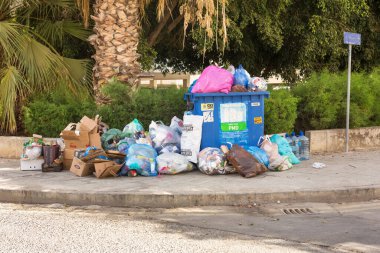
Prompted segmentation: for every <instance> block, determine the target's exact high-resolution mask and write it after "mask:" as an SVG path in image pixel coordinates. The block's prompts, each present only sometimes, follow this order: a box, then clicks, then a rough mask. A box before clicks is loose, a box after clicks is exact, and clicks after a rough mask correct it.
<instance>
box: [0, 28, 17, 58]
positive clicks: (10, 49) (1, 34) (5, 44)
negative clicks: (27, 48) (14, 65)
mask: <svg viewBox="0 0 380 253" xmlns="http://www.w3.org/2000/svg"><path fill="white" fill-rule="evenodd" d="M21 28H22V27H21V26H20V25H18V24H15V23H11V22H8V21H0V48H1V49H2V51H3V52H4V54H5V55H4V58H2V59H8V60H9V59H10V58H11V57H12V56H13V55H14V53H15V51H16V50H17V49H18V48H19V47H20V43H21V42H22V33H20V29H21Z"/></svg>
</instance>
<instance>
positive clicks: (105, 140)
mask: <svg viewBox="0 0 380 253" xmlns="http://www.w3.org/2000/svg"><path fill="white" fill-rule="evenodd" d="M125 135H126V134H124V133H123V132H122V131H120V130H119V129H116V128H112V129H109V130H108V131H107V132H105V133H104V134H103V135H102V147H103V149H104V150H117V143H118V142H119V141H120V140H122V139H124V138H125Z"/></svg>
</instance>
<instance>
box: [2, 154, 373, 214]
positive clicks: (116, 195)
mask: <svg viewBox="0 0 380 253" xmlns="http://www.w3.org/2000/svg"><path fill="white" fill-rule="evenodd" d="M313 162H323V163H325V164H326V165H327V167H326V168H322V169H315V168H313V167H312V164H313ZM374 199H380V150H373V151H365V152H364V151H362V152H352V153H348V154H345V153H341V154H331V155H325V156H321V155H318V156H317V155H316V156H313V157H312V158H311V159H310V160H309V161H304V162H302V163H301V164H299V165H297V166H295V167H294V168H293V169H291V170H289V171H284V172H267V173H265V174H263V175H260V176H258V177H254V178H242V177H241V176H239V175H237V174H234V175H225V176H224V175H223V176H222V175H220V176H207V175H204V174H202V173H200V172H199V171H193V172H189V173H184V174H179V175H174V176H170V175H163V176H159V177H135V178H128V177H119V178H106V179H96V178H95V177H94V176H90V177H77V176H75V175H73V174H72V173H70V172H69V171H64V172H49V173H42V172H25V171H20V170H19V161H18V160H5V159H3V160H0V202H12V203H28V204H52V203H62V204H67V205H101V206H113V207H152V208H172V207H187V206H213V205H220V206H221V205H224V206H229V205H250V204H251V205H252V204H254V203H276V202H277V203H278V202H279V201H280V202H289V203H290V202H326V203H338V202H354V201H369V200H374Z"/></svg>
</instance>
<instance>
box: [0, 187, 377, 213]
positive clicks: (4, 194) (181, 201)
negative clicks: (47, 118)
mask: <svg viewBox="0 0 380 253" xmlns="http://www.w3.org/2000/svg"><path fill="white" fill-rule="evenodd" d="M376 199H380V188H352V189H336V190H326V191H297V192H295V191H292V192H273V193H241V194H240V193H239V194H228V193H227V194H117V193H116V194H115V193H113V194H107V193H86V192H52V191H35V190H7V189H0V202H8V203H17V204H53V203H61V204H67V205H73V206H87V205H99V206H110V207H142V208H176V207H191V206H233V205H249V204H253V203H276V202H277V201H281V202H283V203H302V202H319V203H340V202H360V201H370V200H376Z"/></svg>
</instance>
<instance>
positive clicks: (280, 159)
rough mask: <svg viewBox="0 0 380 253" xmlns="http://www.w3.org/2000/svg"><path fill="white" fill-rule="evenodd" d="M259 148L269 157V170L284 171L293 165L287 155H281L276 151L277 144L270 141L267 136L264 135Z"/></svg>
mask: <svg viewBox="0 0 380 253" xmlns="http://www.w3.org/2000/svg"><path fill="white" fill-rule="evenodd" d="M262 139H263V141H262V143H261V145H260V148H261V149H262V150H264V151H265V153H266V154H267V155H268V157H269V166H268V169H269V170H273V171H284V170H288V169H290V168H292V167H293V165H292V163H291V162H290V161H289V158H288V157H287V156H281V155H280V154H279V152H278V145H277V144H276V143H272V142H271V141H270V138H269V136H264V137H263V138H262Z"/></svg>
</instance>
